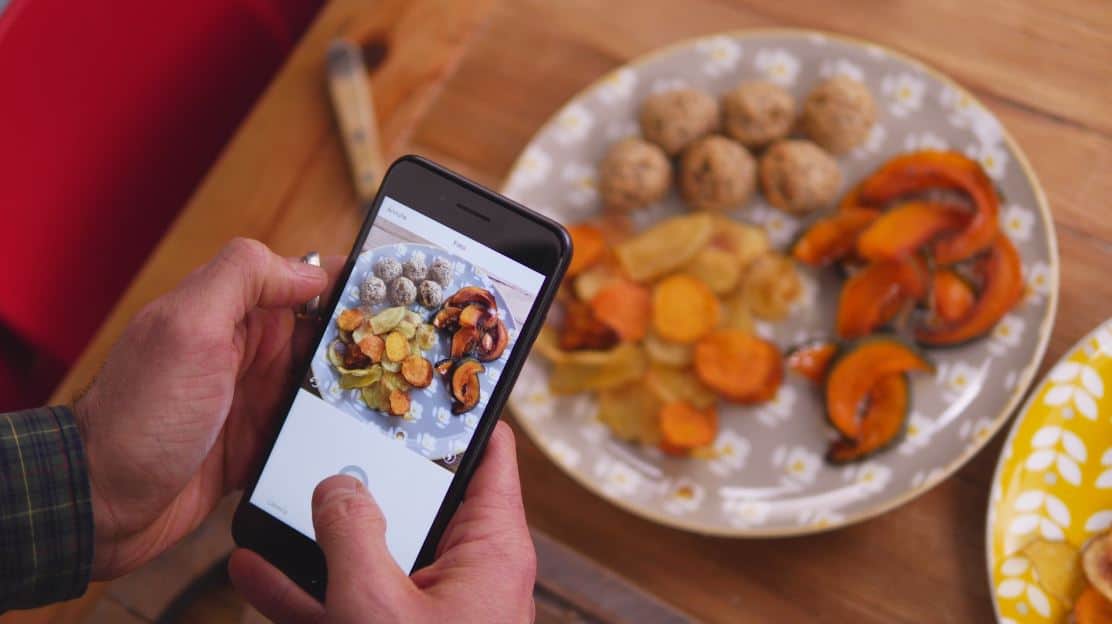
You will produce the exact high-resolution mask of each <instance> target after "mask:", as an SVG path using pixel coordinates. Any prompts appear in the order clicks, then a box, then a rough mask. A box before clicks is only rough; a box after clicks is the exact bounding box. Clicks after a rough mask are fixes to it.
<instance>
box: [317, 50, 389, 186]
mask: <svg viewBox="0 0 1112 624" xmlns="http://www.w3.org/2000/svg"><path fill="white" fill-rule="evenodd" d="M328 90H329V92H330V93H331V94H332V106H333V108H334V109H335V111H336V122H337V123H338V124H339V127H340V134H341V136H343V139H344V147H345V149H346V150H347V155H348V162H349V163H350V165H351V175H352V179H353V180H354V182H355V192H356V194H357V195H358V196H359V199H360V200H363V201H370V200H371V199H372V198H374V196H375V193H376V192H377V191H378V185H379V183H380V182H381V181H382V176H383V174H384V173H385V171H386V168H385V162H384V160H383V158H382V146H381V145H380V143H379V137H378V122H377V120H376V119H375V109H374V99H373V98H372V95H371V82H370V80H368V79H367V71H366V67H365V66H364V65H363V56H362V54H361V52H360V51H359V48H358V47H357V46H356V45H355V44H353V43H352V42H350V41H347V40H345V39H337V40H335V41H333V42H332V45H331V46H330V47H329V48H328Z"/></svg>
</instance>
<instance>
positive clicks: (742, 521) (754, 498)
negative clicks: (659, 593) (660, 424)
mask: <svg viewBox="0 0 1112 624" xmlns="http://www.w3.org/2000/svg"><path fill="white" fill-rule="evenodd" d="M836 74H846V75H849V76H851V77H853V78H855V79H858V80H860V81H863V82H864V83H865V84H866V85H867V86H868V87H869V89H870V91H871V92H872V93H873V95H874V97H875V99H876V101H877V104H878V109H879V111H880V114H879V117H878V122H877V124H876V125H875V127H874V128H873V131H872V133H871V134H870V136H869V138H868V140H867V141H866V142H865V144H864V145H862V146H861V147H860V148H859V149H857V150H855V151H854V152H852V153H850V154H848V155H846V156H844V157H842V158H840V163H841V166H842V169H843V172H844V174H845V179H846V181H847V186H848V184H849V183H850V182H855V181H856V180H858V179H860V178H861V177H862V176H864V175H865V174H867V173H869V172H870V171H872V170H873V169H874V168H875V167H877V166H878V165H879V164H880V163H882V162H883V161H885V160H886V159H888V158H889V157H891V156H893V155H895V154H897V153H900V152H904V151H907V150H913V149H919V148H950V149H957V150H961V151H963V152H966V153H967V154H969V155H971V156H972V157H974V158H976V159H977V160H979V161H980V162H981V163H982V164H983V165H984V167H985V170H986V171H987V172H988V173H989V175H990V176H991V177H992V178H993V180H994V181H995V182H996V183H997V185H998V186H999V188H1000V189H1001V192H1002V193H1003V195H1004V197H1005V201H1004V202H1003V203H1002V207H1001V219H1002V224H1003V229H1004V231H1005V232H1007V234H1008V235H1009V236H1010V237H1011V239H1012V240H1013V241H1014V242H1015V243H1016V245H1017V247H1018V248H1019V250H1020V253H1021V255H1022V258H1023V264H1024V271H1025V275H1026V277H1027V280H1028V288H1027V291H1026V294H1025V296H1024V300H1023V302H1022V303H1021V304H1020V305H1019V306H1017V307H1016V308H1015V309H1014V310H1013V311H1012V312H1011V313H1009V314H1008V315H1007V316H1006V317H1005V318H1004V319H1003V321H1002V322H1001V323H1000V324H999V325H998V326H997V327H996V328H995V330H994V331H993V332H992V334H991V335H990V336H988V337H986V338H984V339H981V340H977V341H975V342H973V343H971V344H968V345H966V346H962V347H957V348H951V349H945V350H932V351H930V352H929V356H930V357H931V358H932V359H933V360H934V361H935V363H936V364H937V365H938V367H937V375H936V376H934V377H929V376H924V375H919V376H913V379H914V381H913V388H912V393H913V397H914V399H913V404H912V407H913V411H912V413H911V415H910V420H909V427H908V432H907V436H906V438H905V439H904V441H903V442H902V443H901V444H900V445H899V446H898V448H893V449H890V450H888V451H886V452H883V453H881V454H879V455H876V456H875V457H873V458H872V459H870V460H868V461H865V462H863V463H859V464H856V465H851V466H847V467H840V468H838V467H832V466H829V465H827V464H826V463H825V462H824V461H823V453H824V451H825V448H826V445H827V443H828V440H829V439H830V432H829V431H828V429H827V428H826V425H825V422H824V419H823V416H822V409H821V408H822V406H821V404H820V402H819V398H818V396H817V393H816V391H815V389H814V388H812V387H810V386H809V385H808V384H807V383H806V382H804V381H803V380H801V379H799V378H797V376H795V375H789V377H790V378H791V379H789V380H788V381H787V383H785V385H784V386H783V387H782V388H781V390H780V392H779V394H777V396H776V398H775V399H774V400H773V401H771V402H770V403H768V404H766V405H762V406H758V407H755V408H741V407H737V406H723V407H722V408H720V412H719V413H720V416H721V418H720V424H721V426H720V433H719V435H718V438H717V440H716V441H715V443H714V447H715V451H716V454H717V457H718V458H717V459H715V460H713V461H708V460H699V459H679V458H672V457H666V456H664V455H663V454H661V453H660V452H658V451H656V450H655V449H645V448H638V447H636V446H632V445H628V444H624V443H622V442H618V441H616V440H614V439H613V438H611V436H610V434H609V433H608V430H607V429H606V427H605V426H603V425H602V424H600V423H599V422H597V420H596V419H595V405H594V403H593V401H592V400H591V399H590V398H588V397H586V396H581V397H573V398H557V397H554V396H552V395H551V394H549V393H548V392H547V390H546V388H547V383H546V377H547V370H548V369H547V367H546V364H545V363H544V362H543V360H541V359H540V358H539V357H533V358H531V359H530V360H529V361H528V363H527V365H526V367H525V370H524V371H523V372H522V374H521V378H520V381H519V382H518V385H517V389H516V391H515V392H514V394H513V396H512V398H511V400H510V406H511V408H512V409H513V411H514V413H515V414H516V415H517V417H518V421H519V422H520V423H521V426H522V427H523V428H524V430H525V431H526V432H527V433H528V434H529V435H530V436H532V438H533V439H534V440H535V441H536V442H537V444H538V445H539V446H540V447H541V448H542V449H543V450H544V451H545V452H546V453H547V454H548V455H549V456H550V457H551V458H552V460H553V461H555V462H556V463H557V464H559V465H560V466H561V467H562V468H563V469H564V470H566V471H567V472H568V474H570V475H571V476H572V477H574V478H575V479H576V480H578V481H579V482H580V483H582V484H583V485H584V486H585V487H587V488H588V489H590V490H592V491H594V492H596V493H598V494H599V495H600V496H604V497H606V498H607V499H609V500H611V501H613V502H614V503H616V504H618V505H620V506H621V507H624V508H626V509H628V510H629V511H631V512H634V513H637V514H639V515H642V516H644V517H646V518H650V519H653V520H655V521H658V522H661V523H664V524H669V525H672V526H676V527H681V528H685V529H689V530H692V531H697V532H700V533H707V534H715V535H729V536H757V535H791V534H802V533H810V532H815V531H819V530H823V529H829V528H833V527H838V526H842V525H845V524H848V523H850V522H855V521H858V520H862V519H864V518H867V517H870V516H873V515H876V514H878V513H880V512H882V511H884V510H886V509H890V508H892V507H893V506H895V505H898V504H900V503H901V502H904V501H907V500H908V499H910V498H911V497H913V496H915V495H917V494H920V493H922V492H923V491H925V490H926V489H927V488H929V487H930V486H931V485H933V484H935V483H937V482H938V480H940V479H942V478H943V477H945V476H946V475H948V474H950V473H951V472H953V471H954V470H955V469H957V468H958V466H960V465H961V464H962V463H964V462H965V461H966V460H967V459H969V457H970V456H971V455H973V453H974V452H976V451H977V449H979V448H981V446H982V445H983V444H984V443H985V441H987V440H988V438H989V437H990V436H991V435H992V434H993V433H994V432H995V431H996V430H997V429H998V428H999V427H1000V426H1001V425H1002V424H1003V423H1004V421H1005V419H1007V417H1008V415H1009V414H1010V413H1011V411H1012V410H1013V409H1014V408H1015V407H1016V405H1017V404H1018V402H1019V400H1020V398H1021V397H1022V395H1023V393H1024V391H1025V390H1026V388H1027V387H1028V384H1029V383H1030V381H1031V378H1032V376H1033V374H1034V372H1035V369H1036V367H1037V366H1038V362H1039V360H1040V359H1041V358H1042V355H1043V352H1044V350H1045V347H1046V341H1047V337H1048V335H1049V332H1050V326H1051V324H1052V320H1053V318H1054V311H1055V306H1056V302H1057V275H1058V258H1057V250H1056V247H1055V242H1054V228H1053V224H1052V222H1051V220H1050V217H1049V213H1048V211H1047V207H1046V200H1045V198H1044V196H1043V193H1042V191H1041V190H1040V188H1039V185H1038V182H1037V181H1036V180H1035V177H1034V174H1033V173H1032V172H1031V170H1030V168H1029V167H1028V165H1027V161H1026V159H1025V158H1024V156H1023V154H1022V153H1021V152H1020V151H1019V148H1018V147H1016V145H1015V143H1014V142H1013V141H1012V140H1011V139H1010V138H1009V136H1008V134H1007V132H1006V131H1005V130H1004V128H1003V127H1002V126H1001V125H1000V123H999V121H997V119H996V118H995V117H994V116H993V115H992V114H991V113H989V112H988V111H987V110H986V109H985V108H984V107H983V106H982V105H981V104H980V103H979V102H977V101H976V100H975V99H974V98H973V97H972V96H971V95H969V93H967V92H966V91H965V90H963V89H962V88H961V87H959V86H958V85H956V84H955V83H954V82H952V81H951V80H949V79H947V78H946V77H944V76H942V75H940V74H939V73H937V72H935V71H933V70H931V69H928V68H926V67H924V66H923V65H921V64H919V63H918V62H916V61H914V60H911V59H909V58H907V57H904V56H901V55H898V54H897V53H895V52H893V51H890V50H886V49H883V48H881V47H878V46H876V45H872V44H868V43H864V42H858V41H851V40H847V39H844V38H841V37H836V36H833V35H830V34H824V33H817V32H810V31H782V30H776V31H749V32H736V33H727V34H722V35H716V36H711V37H706V38H703V39H698V40H694V41H688V42H683V43H680V44H677V45H674V46H671V47H668V48H665V49H664V50H662V51H659V52H656V53H653V54H650V55H648V56H647V57H645V58H642V59H639V60H637V61H635V62H633V63H631V64H630V65H627V66H625V67H622V68H620V69H618V70H616V71H614V72H612V73H610V74H609V75H607V76H605V77H603V78H602V79H601V80H600V81H599V82H597V83H596V84H594V85H593V86H591V87H589V88H588V89H587V90H586V91H584V92H582V93H580V94H579V95H577V96H576V97H575V98H573V99H572V100H571V102H569V103H568V104H567V105H566V106H564V108H563V109H562V110H560V111H559V112H557V114H556V115H555V116H554V117H553V119H552V120H550V121H549V122H548V123H547V124H546V125H545V126H544V127H543V128H542V129H541V130H540V131H539V132H538V133H537V135H536V136H535V137H533V140H532V141H531V142H530V144H529V145H528V146H527V147H526V149H525V150H524V152H523V153H522V155H521V156H520V158H519V159H518V161H517V163H516V164H515V166H514V168H513V170H512V172H511V174H510V176H509V179H508V180H507V183H506V187H505V192H506V193H507V194H508V195H509V196H511V197H513V198H514V199H517V200H518V201H521V202H522V203H524V204H525V205H527V206H530V207H532V208H535V209H537V210H540V211H542V212H544V213H547V214H548V215H550V216H552V217H554V218H556V219H557V220H560V221H562V222H564V223H574V222H577V221H581V220H583V219H586V218H588V217H591V216H593V215H595V214H596V213H597V212H598V211H599V201H598V197H597V192H596V190H595V165H596V163H597V162H598V161H599V160H600V159H601V157H602V156H603V154H604V152H605V150H606V149H607V148H608V146H609V145H610V144H612V143H613V142H614V141H615V140H617V139H620V138H623V137H625V136H629V135H631V134H634V133H636V132H637V125H636V123H635V119H636V114H637V110H638V106H639V104H640V102H641V101H642V100H643V99H644V98H645V96H646V95H648V94H650V93H653V92H656V91H660V90H664V89H670V88H674V87H676V86H679V85H690V86H695V87H699V88H703V89H707V90H709V91H710V92H712V93H716V94H718V93H722V92H723V91H725V90H727V89H729V88H732V87H734V86H735V85H737V84H738V83H739V82H741V81H743V80H751V79H757V78H764V79H768V80H771V81H773V82H776V83H778V84H780V85H783V86H784V87H785V88H787V89H788V90H789V91H790V92H791V93H792V94H793V95H794V96H795V98H796V100H797V101H802V99H803V97H804V96H805V95H806V94H807V92H808V91H809V90H810V89H811V88H812V87H813V86H814V85H815V84H816V83H817V82H818V81H820V80H822V79H823V78H825V77H829V76H834V75H836ZM843 190H844V189H843ZM681 210H684V208H683V206H682V204H681V203H680V201H679V199H678V198H677V197H676V196H675V195H674V194H673V195H671V196H669V197H668V198H666V199H665V200H664V201H662V202H660V203H659V204H658V205H656V206H653V207H651V208H650V209H649V210H647V211H644V212H641V213H638V215H637V219H638V220H639V223H638V225H639V226H644V225H646V224H648V223H651V222H652V221H655V220H657V219H659V218H660V217H661V216H665V215H668V214H673V213H678V212H680V211H681ZM733 216H734V217H735V218H737V219H741V220H744V221H748V222H751V223H756V224H760V225H762V226H764V227H765V228H766V229H767V230H768V232H769V235H770V237H771V238H772V240H773V242H774V243H775V244H776V245H778V246H779V247H781V248H783V247H785V246H786V245H787V244H788V242H789V241H791V240H792V238H793V237H794V236H795V235H796V233H797V232H798V231H799V230H800V228H801V227H802V226H804V225H805V222H801V221H797V220H795V219H793V218H791V217H789V216H787V215H785V214H784V213H782V212H780V211H778V210H775V209H773V208H772V207H770V206H769V205H768V204H766V203H765V202H764V201H763V199H761V198H760V197H757V198H755V199H754V200H753V201H751V202H750V204H749V205H748V206H746V207H745V208H744V209H742V210H739V211H737V212H736V213H735V214H734V215H733ZM824 280H829V281H824ZM805 282H806V285H807V286H808V287H807V288H806V289H805V290H806V291H807V294H806V295H805V296H804V298H803V301H801V303H800V305H798V306H797V308H796V310H795V312H794V313H793V315H792V316H791V317H790V318H789V319H788V320H787V321H784V322H779V323H775V324H759V325H758V331H759V332H760V333H762V334H763V335H765V336H766V337H768V338H770V339H772V340H774V341H775V342H776V343H778V344H779V345H780V346H781V347H782V348H787V347H790V346H792V345H794V344H797V343H799V342H800V341H801V340H803V339H804V338H806V337H808V336H815V335H829V334H830V332H831V331H832V326H833V311H834V306H835V302H836V294H837V292H838V283H837V280H835V279H832V278H829V277H826V278H823V277H822V276H821V275H819V274H811V275H810V277H808V278H806V280H805Z"/></svg>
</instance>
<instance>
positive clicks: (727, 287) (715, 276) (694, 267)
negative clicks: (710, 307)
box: [683, 246, 743, 295]
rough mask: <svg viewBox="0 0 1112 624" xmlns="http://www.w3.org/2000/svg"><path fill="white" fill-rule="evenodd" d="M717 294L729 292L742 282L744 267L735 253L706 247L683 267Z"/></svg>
mask: <svg viewBox="0 0 1112 624" xmlns="http://www.w3.org/2000/svg"><path fill="white" fill-rule="evenodd" d="M683 270H684V272H685V273H689V274H690V275H692V276H694V277H695V278H696V279H698V280H700V281H702V282H703V283H704V284H706V285H707V286H708V287H709V288H710V289H711V291H712V292H714V294H716V295H725V294H726V293H729V292H730V291H732V290H733V289H734V288H737V285H738V284H739V283H740V282H741V275H742V272H743V267H742V266H741V264H740V263H738V261H737V257H736V256H734V254H732V253H730V252H729V251H726V250H725V249H721V248H719V247H712V246H707V247H704V248H703V249H702V250H701V251H699V253H697V254H695V257H694V258H692V259H691V262H689V263H687V266H685V267H684V268H683Z"/></svg>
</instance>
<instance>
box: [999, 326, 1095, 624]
mask: <svg viewBox="0 0 1112 624" xmlns="http://www.w3.org/2000/svg"><path fill="white" fill-rule="evenodd" d="M987 524H988V535H987V538H986V544H987V545H988V572H989V577H990V579H991V584H992V597H993V605H994V606H995V607H996V614H997V619H998V620H999V621H1000V622H1009V623H1012V624H1017V623H1019V622H1024V623H1032V624H1033V623H1036V622H1039V623H1043V622H1065V621H1067V618H1066V615H1067V614H1068V612H1069V607H1068V605H1066V604H1065V603H1064V602H1063V600H1062V599H1060V598H1057V597H1056V593H1058V592H1056V591H1055V588H1053V587H1050V588H1048V587H1047V586H1046V584H1045V583H1044V582H1043V581H1042V580H1041V579H1040V578H1039V576H1038V573H1037V572H1036V570H1035V566H1034V565H1032V562H1031V560H1030V559H1029V558H1028V556H1027V552H1028V551H1027V550H1026V549H1024V546H1025V545H1026V544H1027V543H1029V542H1031V540H1033V539H1041V540H1045V541H1050V542H1065V543H1066V544H1069V546H1070V547H1072V548H1075V549H1080V548H1081V546H1082V545H1083V544H1084V543H1085V542H1086V541H1087V540H1088V539H1089V538H1090V537H1092V536H1093V535H1094V534H1096V533H1099V532H1102V531H1104V530H1105V529H1107V528H1108V527H1109V526H1112V319H1109V320H1107V321H1105V322H1104V323H1103V324H1101V325H1100V326H1099V327H1097V328H1096V329H1094V330H1093V331H1092V333H1090V334H1089V335H1088V336H1086V337H1085V338H1083V339H1082V340H1081V342H1079V343H1077V345H1075V346H1074V348H1073V349H1072V350H1071V351H1070V352H1069V354H1067V355H1066V356H1065V357H1063V358H1062V359H1061V361H1059V362H1058V364H1057V365H1056V366H1055V367H1054V368H1052V369H1051V370H1050V372H1049V373H1048V374H1047V376H1046V379H1044V380H1043V381H1042V383H1041V384H1040V385H1039V387H1038V388H1037V389H1036V390H1035V392H1034V393H1032V394H1031V397H1030V398H1029V399H1028V400H1027V403H1026V405H1024V407H1023V410H1022V411H1021V412H1020V415H1019V417H1018V418H1017V419H1016V422H1015V424H1014V425H1012V431H1011V433H1010V434H1008V441H1007V442H1005V443H1004V450H1003V452H1002V453H1001V455H1000V461H999V462H998V463H997V465H996V476H995V477H994V478H993V480H992V494H991V497H990V499H989V507H988V523H987Z"/></svg>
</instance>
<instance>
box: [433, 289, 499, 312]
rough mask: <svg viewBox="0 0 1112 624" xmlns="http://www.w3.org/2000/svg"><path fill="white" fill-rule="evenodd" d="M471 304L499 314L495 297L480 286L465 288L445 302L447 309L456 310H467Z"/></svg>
mask: <svg viewBox="0 0 1112 624" xmlns="http://www.w3.org/2000/svg"><path fill="white" fill-rule="evenodd" d="M471 304H478V305H480V306H482V307H484V308H489V309H490V310H491V311H492V312H497V310H498V304H497V303H495V301H494V295H493V294H492V293H491V292H490V291H489V290H487V289H485V288H480V287H479V286H464V287H463V288H460V289H459V290H457V291H456V294H454V295H452V296H451V297H448V299H447V301H445V302H444V305H445V307H447V306H451V307H455V308H460V309H463V308H466V307H467V306H469V305H471Z"/></svg>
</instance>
